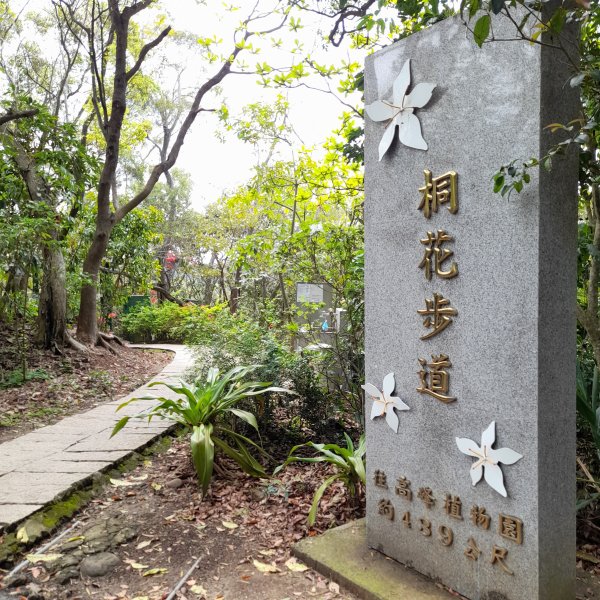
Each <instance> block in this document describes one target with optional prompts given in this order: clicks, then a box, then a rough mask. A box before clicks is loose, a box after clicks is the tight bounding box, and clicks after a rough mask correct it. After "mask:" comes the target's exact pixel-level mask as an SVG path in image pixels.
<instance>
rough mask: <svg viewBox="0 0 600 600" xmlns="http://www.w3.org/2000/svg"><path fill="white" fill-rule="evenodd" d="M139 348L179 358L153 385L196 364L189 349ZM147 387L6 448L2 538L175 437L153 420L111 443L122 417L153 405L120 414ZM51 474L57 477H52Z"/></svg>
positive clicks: (0, 451)
mask: <svg viewBox="0 0 600 600" xmlns="http://www.w3.org/2000/svg"><path fill="white" fill-rule="evenodd" d="M134 347H140V348H145V347H150V348H153V349H160V350H167V351H171V352H173V353H174V354H175V356H174V360H173V361H172V362H171V363H170V364H169V365H167V366H166V367H165V369H163V371H161V373H160V374H159V375H157V376H156V377H155V378H153V379H152V381H160V380H161V379H162V375H163V374H164V379H167V380H172V379H173V378H174V376H175V375H176V374H180V375H183V373H184V372H185V370H186V369H187V368H189V367H190V366H191V364H192V354H191V350H190V349H188V348H185V347H184V346H178V345H175V344H164V345H163V344H152V345H149V346H144V345H135V346H134ZM147 386H148V384H147V383H146V384H145V385H143V386H141V387H140V388H138V389H137V390H135V391H134V392H133V393H131V394H128V395H127V396H126V397H125V398H122V399H119V400H114V401H112V402H109V403H107V404H104V405H100V406H98V407H96V408H93V409H91V410H90V411H87V412H86V413H80V414H78V415H73V416H70V417H67V418H65V419H63V420H62V421H60V422H59V423H56V424H54V425H51V426H48V427H43V428H41V429H38V430H35V431H33V432H31V433H29V434H27V435H24V436H21V437H19V438H16V439H14V440H10V441H8V442H5V443H4V444H0V532H3V533H6V532H11V531H13V530H15V529H17V527H19V525H21V524H22V523H23V522H24V521H25V520H27V519H28V518H30V517H32V516H33V515H36V514H37V513H40V512H43V510H44V509H45V508H48V507H49V506H50V505H52V504H54V503H57V502H58V501H60V500H61V499H64V498H65V497H68V496H69V495H73V493H75V492H76V491H77V490H80V489H82V488H85V487H86V486H89V485H90V483H91V482H92V481H93V480H94V478H95V477H98V476H100V474H101V473H103V472H106V471H108V470H110V469H111V468H114V467H115V466H117V464H122V463H123V461H125V460H127V459H128V458H129V457H131V456H132V455H133V454H134V453H137V452H140V451H142V450H144V449H146V448H147V447H148V446H150V445H152V444H154V443H155V442H156V441H157V440H158V439H159V438H161V437H162V436H165V435H167V434H170V433H172V432H173V431H174V430H175V428H176V425H175V424H172V423H170V422H168V421H164V420H154V419H153V420H152V422H151V423H150V425H149V426H148V425H147V423H143V422H141V421H133V422H131V423H130V424H128V425H127V426H126V427H125V428H124V429H123V430H122V431H121V432H120V433H119V435H118V436H116V437H115V438H112V439H111V438H110V432H111V431H112V428H113V427H114V424H115V423H116V422H117V421H118V419H119V418H120V417H121V416H122V414H135V413H137V412H139V410H141V409H142V408H146V407H148V406H149V405H150V403H149V402H144V401H142V402H140V403H139V404H140V406H139V407H138V408H136V409H135V410H131V411H129V410H124V411H123V413H122V414H119V413H117V414H115V412H114V411H115V409H116V407H117V406H118V405H119V404H121V402H123V401H124V400H125V399H128V398H131V397H138V396H146V395H148V394H149V393H151V392H152V391H154V388H150V389H148V387H147ZM158 389H159V390H160V388H158ZM156 391H158V390H156ZM134 406H135V405H134ZM44 466H45V467H47V468H46V469H44V468H43V467H44ZM49 473H50V474H51V477H48V474H49Z"/></svg>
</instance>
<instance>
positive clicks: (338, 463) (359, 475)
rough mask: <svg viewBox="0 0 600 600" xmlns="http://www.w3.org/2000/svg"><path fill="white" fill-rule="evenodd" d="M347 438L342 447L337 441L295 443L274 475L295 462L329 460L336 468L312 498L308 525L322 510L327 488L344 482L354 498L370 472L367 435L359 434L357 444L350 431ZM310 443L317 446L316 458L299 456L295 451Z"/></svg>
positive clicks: (311, 523)
mask: <svg viewBox="0 0 600 600" xmlns="http://www.w3.org/2000/svg"><path fill="white" fill-rule="evenodd" d="M344 437H345V438H346V447H345V448H342V447H341V446H338V445H337V444H315V443H314V442H307V443H306V444H299V445H298V446H294V447H293V448H292V449H291V450H290V453H289V455H288V457H287V459H286V460H285V462H284V463H283V464H281V465H279V466H278V467H277V468H276V469H275V471H274V472H273V475H277V473H279V472H280V471H281V470H282V469H283V468H284V467H286V466H287V465H289V464H290V463H294V462H307V463H317V462H328V463H330V464H332V465H333V466H334V467H335V468H336V473H334V474H333V475H331V477H328V478H327V479H326V480H325V481H324V482H323V483H322V484H321V485H320V486H319V488H318V489H317V491H316V492H315V495H314V497H313V501H312V506H311V507H310V511H309V513H308V524H309V525H311V526H312V525H314V524H315V520H316V518H317V511H318V510H319V502H320V501H321V498H322V497H323V494H324V493H325V490H326V489H327V488H328V487H329V486H330V485H331V484H332V483H333V482H334V481H338V480H339V481H342V482H343V484H344V485H345V486H346V489H347V490H348V492H349V493H350V496H351V497H353V498H354V497H356V493H357V491H358V488H359V486H360V485H361V484H362V485H363V486H364V485H365V484H366V480H367V475H366V473H365V459H364V457H365V452H366V443H365V434H364V433H363V434H362V435H361V436H360V439H359V441H358V446H356V448H355V447H354V444H353V443H352V440H351V439H350V436H348V434H346V433H344ZM305 446H308V447H310V448H314V449H315V450H316V451H317V452H318V453H319V454H318V455H317V456H313V457H306V456H297V455H296V454H295V452H296V451H297V450H298V449H299V448H303V447H305Z"/></svg>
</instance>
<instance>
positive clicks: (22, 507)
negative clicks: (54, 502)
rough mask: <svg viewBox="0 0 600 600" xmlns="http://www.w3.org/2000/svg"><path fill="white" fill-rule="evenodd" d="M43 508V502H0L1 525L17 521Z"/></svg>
mask: <svg viewBox="0 0 600 600" xmlns="http://www.w3.org/2000/svg"><path fill="white" fill-rule="evenodd" d="M40 508H42V505H41V504H0V525H1V524H2V523H5V524H9V523H16V522H18V521H20V520H21V519H24V518H25V517H28V516H29V515H31V514H33V513H34V512H37V511H38V510H39V509H40Z"/></svg>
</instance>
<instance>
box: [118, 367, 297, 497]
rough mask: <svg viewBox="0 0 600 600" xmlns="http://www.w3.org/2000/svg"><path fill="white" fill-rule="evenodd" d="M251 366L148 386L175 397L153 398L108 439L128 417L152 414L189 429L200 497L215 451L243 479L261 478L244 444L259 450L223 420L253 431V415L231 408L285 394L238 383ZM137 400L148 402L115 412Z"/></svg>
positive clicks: (259, 384)
mask: <svg viewBox="0 0 600 600" xmlns="http://www.w3.org/2000/svg"><path fill="white" fill-rule="evenodd" d="M257 368H258V366H257V365H253V366H249V367H236V368H235V369H231V370H230V371H228V372H227V373H225V375H223V376H222V377H219V370H218V369H211V370H210V371H209V373H208V376H207V378H206V380H205V381H202V380H196V381H195V382H194V383H192V384H187V383H182V385H181V386H180V387H178V386H174V385H170V384H167V383H161V382H155V383H152V384H150V385H152V386H155V385H165V386H166V387H168V388H169V389H170V390H172V391H174V392H175V393H177V394H179V396H180V397H179V398H177V399H175V400H173V399H170V398H158V399H157V400H158V404H157V405H155V406H153V407H151V408H149V409H146V410H145V411H143V412H141V413H139V414H137V415H133V416H126V417H123V418H122V419H120V420H119V421H118V422H117V424H116V425H115V427H114V429H113V432H112V434H111V437H112V436H113V435H115V434H116V433H118V432H119V431H120V430H121V429H122V428H123V427H125V425H126V424H127V422H128V421H129V419H130V418H136V419H148V421H150V420H151V419H152V418H153V417H156V416H157V417H161V418H164V419H170V420H172V421H176V422H177V423H181V424H182V425H185V426H186V427H189V428H191V430H192V435H191V438H190V443H191V452H192V460H193V462H194V467H195V469H196V473H197V475H198V482H199V484H200V486H201V487H202V495H203V496H204V495H206V492H207V491H208V486H209V484H210V480H211V478H212V472H213V466H214V458H215V447H216V448H217V449H218V450H220V451H221V452H223V454H225V455H227V456H228V457H229V458H232V459H233V460H234V461H235V462H236V463H237V464H238V465H239V466H240V467H241V468H242V469H243V470H244V471H245V472H246V473H248V474H249V475H252V476H254V477H267V474H266V472H265V470H264V469H263V467H262V465H261V464H260V463H259V462H258V461H257V460H256V459H255V458H254V457H253V456H252V455H251V454H250V452H249V450H248V446H249V445H250V446H253V447H254V448H255V449H258V450H259V451H261V452H264V451H263V450H262V449H261V448H260V447H259V446H258V445H257V444H255V443H254V442H253V441H252V440H250V439H248V438H247V437H245V436H243V435H241V434H240V433H237V432H235V431H233V430H232V429H230V428H229V427H228V426H227V424H226V423H225V422H224V417H226V416H227V415H229V414H231V415H235V416H236V417H238V418H240V419H242V420H243V421H245V422H246V423H247V424H248V425H250V426H252V427H253V428H254V429H255V430H256V431H257V432H258V424H257V422H256V418H255V416H254V415H253V414H252V413H251V412H249V411H246V410H242V409H240V408H237V407H236V405H237V404H239V403H240V402H241V401H242V400H244V399H246V398H250V397H252V396H257V395H260V394H264V393H267V392H288V391H289V390H286V389H282V388H277V387H269V384H268V383H264V382H258V381H250V382H244V381H243V379H244V378H245V377H246V376H247V375H248V374H249V373H251V372H252V371H255V370H256V369H257ZM137 400H148V398H133V399H131V400H128V401H127V402H124V403H123V404H121V405H120V406H119V407H118V408H117V410H120V409H122V408H124V407H125V406H127V405H129V404H131V403H132V402H135V401H137Z"/></svg>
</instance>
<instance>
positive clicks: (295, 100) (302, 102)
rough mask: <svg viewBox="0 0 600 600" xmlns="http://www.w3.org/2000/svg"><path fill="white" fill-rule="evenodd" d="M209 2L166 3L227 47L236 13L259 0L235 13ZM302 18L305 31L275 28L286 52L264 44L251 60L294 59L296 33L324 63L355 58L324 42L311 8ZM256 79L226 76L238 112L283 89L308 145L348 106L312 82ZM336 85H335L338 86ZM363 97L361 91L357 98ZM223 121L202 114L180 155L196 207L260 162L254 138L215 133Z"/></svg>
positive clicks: (186, 24) (175, 18)
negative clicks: (276, 84) (290, 85)
mask: <svg viewBox="0 0 600 600" xmlns="http://www.w3.org/2000/svg"><path fill="white" fill-rule="evenodd" d="M209 4H210V5H211V6H210V7H206V6H199V5H198V4H197V2H195V0H176V1H175V2H174V1H170V2H168V3H165V5H166V6H167V7H168V10H169V12H170V13H171V16H172V21H171V23H172V25H173V27H174V28H178V29H185V30H188V31H192V32H194V33H195V34H198V35H206V36H209V35H212V34H213V33H217V35H218V36H219V37H220V38H223V41H224V47H227V46H225V42H226V41H227V40H229V39H231V36H232V30H233V23H232V16H233V18H234V19H235V22H237V21H239V20H241V18H243V17H244V16H245V15H246V14H247V13H248V12H249V10H250V8H251V7H252V5H253V4H254V2H249V1H247V0H241V1H238V2H236V4H237V5H239V6H243V7H244V8H242V9H241V10H240V11H238V12H236V13H234V14H233V15H232V14H231V13H227V12H225V11H223V10H222V9H221V5H220V3H217V2H213V1H210V2H209ZM215 9H216V11H215ZM301 21H302V23H303V25H304V27H303V29H301V30H300V31H297V32H290V31H288V30H287V28H285V29H283V30H281V31H280V32H277V34H274V35H277V36H278V37H281V38H282V39H283V41H284V43H283V49H284V50H285V52H277V51H274V50H272V49H271V48H269V45H268V44H263V47H265V46H266V48H265V50H266V51H265V52H262V53H261V54H260V55H249V56H248V57H247V61H248V64H249V65H254V64H255V63H256V62H258V61H260V62H267V63H268V64H274V65H284V64H290V62H291V60H292V58H293V57H291V56H290V55H289V54H288V53H287V48H289V47H290V46H292V45H293V43H294V40H295V39H299V40H301V42H302V43H303V44H304V46H305V49H306V51H307V52H308V53H310V54H311V55H312V56H313V57H314V58H315V59H316V60H317V61H318V62H320V63H326V64H331V63H335V62H336V61H342V60H345V61H346V62H347V61H348V60H349V59H350V55H349V54H348V51H347V50H341V49H340V50H338V49H335V48H333V47H332V46H328V47H327V48H326V49H323V48H322V46H323V42H322V38H323V35H322V34H320V33H319V32H318V27H319V23H318V21H317V20H316V18H314V17H313V16H311V15H310V14H308V13H306V14H305V15H301ZM321 26H322V27H323V26H324V27H327V26H328V23H327V22H324V23H322V24H321ZM295 60H296V62H299V60H300V57H295ZM353 60H362V57H360V56H358V55H357V53H356V52H355V53H354V56H353ZM216 68H218V67H216V66H215V65H212V70H209V71H208V72H209V73H211V72H214V70H215V69H216ZM209 69H210V67H209ZM256 81H257V79H256V77H254V76H252V75H242V76H237V75H231V76H228V77H227V78H226V79H225V81H224V82H223V86H222V88H223V98H224V99H225V101H226V102H227V105H228V107H229V109H230V112H231V113H232V114H233V113H238V112H240V111H241V109H242V107H243V106H244V105H247V104H250V103H253V102H257V101H263V102H265V101H270V100H272V99H273V98H274V97H275V96H276V95H277V94H278V93H282V94H283V95H284V96H286V97H287V99H288V102H289V104H290V123H291V124H292V125H293V127H294V129H295V131H296V132H297V133H298V135H299V137H300V139H301V140H302V141H303V142H304V144H305V145H307V146H314V145H317V146H318V145H320V144H321V143H322V142H323V141H324V140H325V138H326V137H327V136H328V135H329V134H330V132H331V131H332V130H333V129H334V128H335V127H336V126H337V125H338V117H339V115H340V114H341V113H342V111H343V110H344V107H343V106H342V105H341V104H340V102H339V101H338V100H336V99H335V98H334V97H333V96H331V95H329V94H325V93H320V92H317V91H312V90H308V89H306V88H299V89H293V90H285V89H280V90H276V89H265V88H263V87H262V86H259V85H258V84H257V83H256ZM311 85H314V86H316V87H321V88H323V87H324V86H323V83H322V82H321V81H319V78H314V79H312V80H311ZM335 87H336V86H335V85H333V86H332V88H333V89H335ZM358 100H359V97H358V96H357V98H355V101H358ZM217 127H218V119H217V117H216V116H215V115H212V114H210V113H205V114H201V115H199V118H198V119H197V121H196V122H195V123H194V125H193V129H192V131H191V133H190V134H189V137H188V139H187V140H186V143H185V145H184V149H183V151H182V153H181V155H180V158H179V160H178V166H179V167H181V168H183V169H185V170H186V171H188V172H189V173H190V174H191V176H192V180H193V182H194V191H193V193H192V201H193V206H194V207H195V208H196V209H198V208H201V207H202V206H205V205H206V204H207V203H209V202H211V201H213V200H215V199H216V198H218V197H219V196H220V195H221V194H222V193H223V191H226V190H231V189H233V188H235V187H236V186H237V185H240V184H242V183H244V182H246V181H248V179H249V178H250V177H251V175H252V167H253V165H254V164H256V156H255V154H254V149H253V147H252V146H251V145H250V144H246V143H244V142H242V141H240V140H238V139H237V138H236V137H235V135H234V134H228V135H227V136H226V143H221V142H220V141H219V140H218V139H217V138H216V136H215V129H216V128H217ZM298 143H299V142H298Z"/></svg>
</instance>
